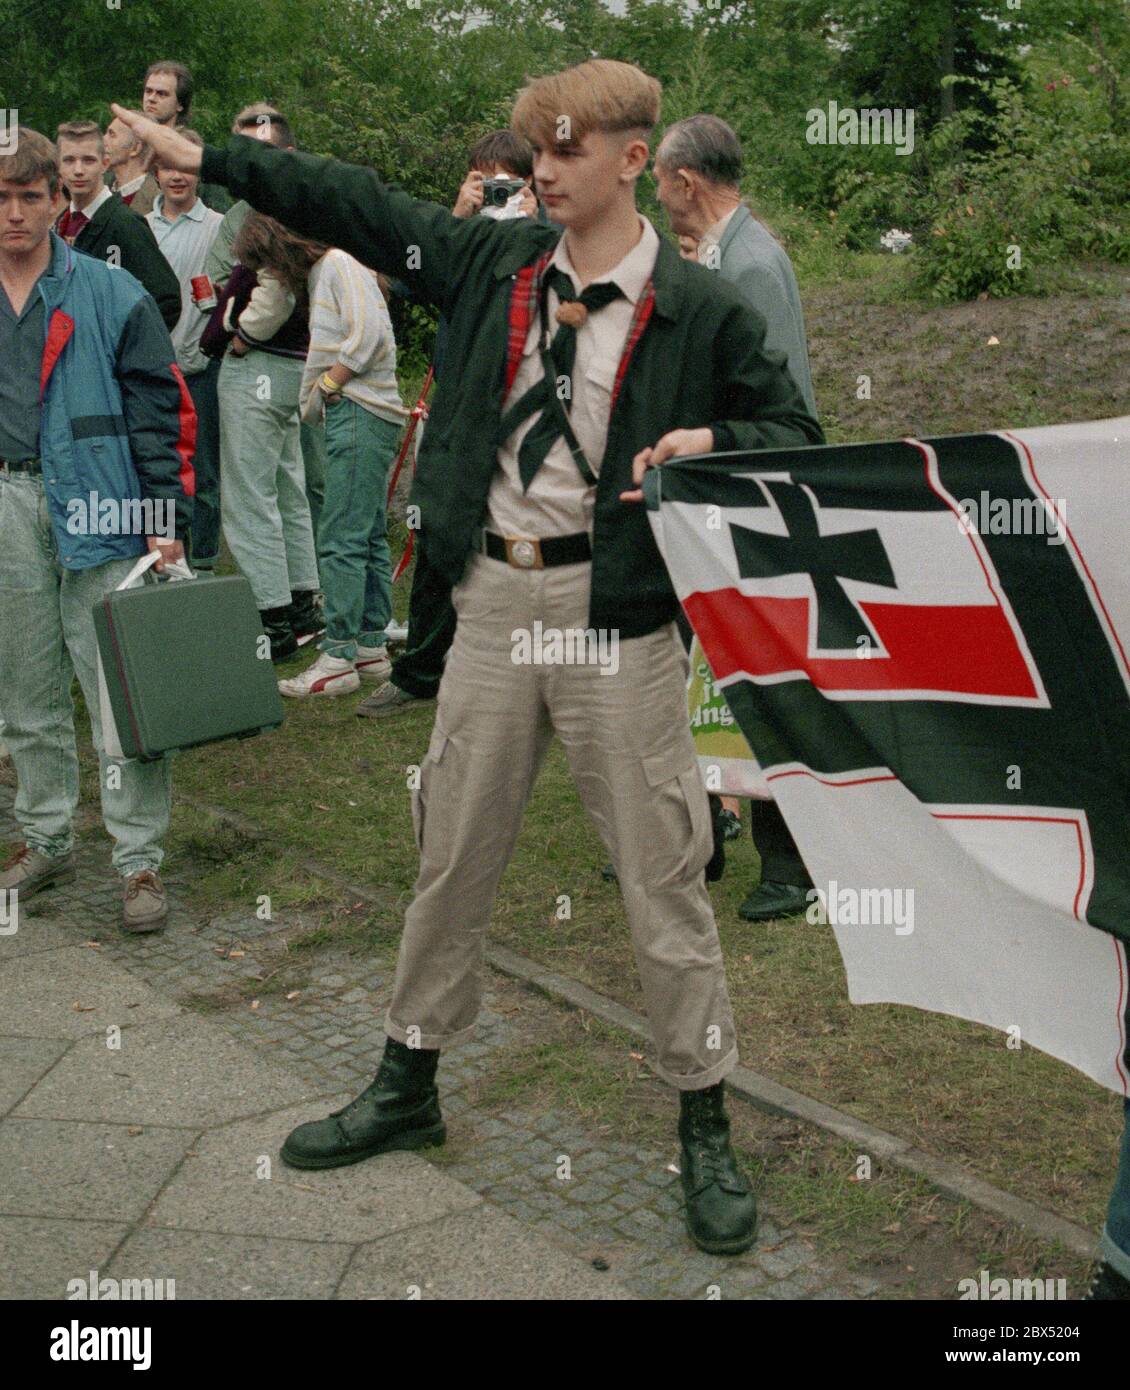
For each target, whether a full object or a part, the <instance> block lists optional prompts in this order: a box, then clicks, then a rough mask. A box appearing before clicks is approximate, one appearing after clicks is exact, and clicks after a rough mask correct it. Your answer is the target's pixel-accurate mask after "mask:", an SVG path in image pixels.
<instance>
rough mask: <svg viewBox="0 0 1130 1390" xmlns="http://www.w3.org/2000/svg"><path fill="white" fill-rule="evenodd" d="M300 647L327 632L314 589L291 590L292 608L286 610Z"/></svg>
mask: <svg viewBox="0 0 1130 1390" xmlns="http://www.w3.org/2000/svg"><path fill="white" fill-rule="evenodd" d="M286 614H287V617H288V619H289V620H290V626H291V628H292V629H293V630H294V635H295V637H296V639H297V641H298V645H299V646H300V647H303V646H305V645H306V643H307V642H310V641H312V640H313V639H314V638H315V637H321V635H322V633H323V632H325V630H326V623H325V619H324V617H323V616H322V610H321V609H320V608H319V607H318V605H317V603H316V602H315V601H314V590H313V589H291V591H290V607H289V608H288V609H287V610H286Z"/></svg>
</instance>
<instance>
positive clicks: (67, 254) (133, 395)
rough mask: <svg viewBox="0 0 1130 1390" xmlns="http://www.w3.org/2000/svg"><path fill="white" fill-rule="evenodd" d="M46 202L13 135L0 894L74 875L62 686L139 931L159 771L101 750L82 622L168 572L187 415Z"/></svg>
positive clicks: (1, 165)
mask: <svg viewBox="0 0 1130 1390" xmlns="http://www.w3.org/2000/svg"><path fill="white" fill-rule="evenodd" d="M60 203H61V199H60V193H59V168H58V159H57V153H56V150H55V146H54V145H53V144H52V143H51V142H50V141H49V140H47V139H46V138H45V137H44V136H42V135H40V134H38V133H37V132H36V131H33V130H28V129H26V128H24V127H21V128H20V130H19V134H18V138H17V142H16V148H15V151H14V152H13V153H11V154H7V155H3V156H0V361H2V362H3V363H4V371H3V373H2V375H0V711H2V712H3V719H4V722H5V725H6V728H5V739H6V741H7V743H8V746H9V749H10V751H11V754H12V758H13V761H14V763H15V767H16V777H17V792H16V806H15V811H16V818H17V820H18V821H19V823H20V827H21V829H22V831H23V834H24V840H25V843H24V844H23V846H21V847H20V848H19V849H18V850H17V851H16V853H15V854H14V855H13V856H12V858H11V859H10V860H9V861H8V863H7V864H6V865H5V866H4V867H3V869H2V870H0V893H9V892H13V891H14V892H15V893H17V894H18V895H19V897H20V898H28V897H31V895H32V894H34V893H38V892H40V891H41V890H43V889H45V888H49V887H51V886H52V885H53V884H57V883H66V882H69V881H71V880H73V878H74V876H75V865H74V853H73V834H72V828H71V821H72V817H73V815H74V811H75V807H76V806H77V804H78V790H79V780H78V757H77V754H76V751H75V738H74V711H73V707H72V705H71V698H70V686H71V679H72V676H73V675H75V674H76V673H77V675H78V678H79V681H80V682H81V684H82V689H83V694H84V696H85V698H86V705H87V708H88V710H89V711H90V716H91V725H92V728H93V732H94V744H95V747H96V748H97V750H98V753H99V784H100V789H101V796H102V816H103V820H104V823H105V825H106V829H107V830H108V831H109V833H110V835H111V836H112V838H113V840H114V849H113V862H114V867H115V868H116V869H117V870H118V872H119V873H120V874H121V875H122V877H123V879H124V880H125V901H124V910H123V926H124V927H125V929H126V930H127V931H132V932H145V931H153V930H155V929H156V928H158V927H160V926H161V925H162V924H163V922H164V921H165V918H166V915H167V907H166V901H165V890H164V887H163V886H162V884H161V880H160V879H159V878H158V876H157V870H158V868H159V867H160V864H161V859H162V850H161V839H162V836H163V835H164V832H165V829H166V827H167V826H168V821H169V806H170V800H171V794H172V782H171V777H170V770H169V764H168V762H167V761H165V760H160V761H156V762H152V763H140V762H134V761H130V760H121V761H111V760H110V759H109V758H108V757H107V756H106V755H105V753H104V751H103V747H102V730H101V719H100V707H99V698H98V681H97V665H96V659H95V637H94V625H93V619H92V608H93V605H94V604H95V603H96V602H97V601H98V600H99V599H100V598H101V597H102V596H103V595H104V594H106V593H108V592H109V591H110V590H112V589H114V588H116V587H117V586H118V585H119V584H120V583H121V581H122V580H123V579H124V578H125V576H126V575H127V574H128V573H129V571H130V570H131V569H132V568H133V566H134V563H135V561H136V560H137V557H138V556H139V555H141V554H143V553H144V552H145V550H146V547H147V546H148V548H149V549H150V550H158V551H159V552H160V554H161V558H160V560H158V562H157V565H156V568H157V569H158V570H160V569H163V568H164V564H165V561H166V560H169V561H173V560H178V559H181V558H182V557H183V555H184V546H183V537H184V535H185V534H186V532H187V529H188V525H189V523H190V521H191V517H192V503H191V498H192V494H193V487H194V480H193V472H192V454H193V448H194V445H195V437H196V415H195V412H194V410H193V407H192V400H191V397H190V396H189V394H188V389H187V387H186V386H185V383H184V378H183V377H182V375H181V373H180V370H179V368H178V367H177V365H176V360H175V356H174V353H173V347H172V343H171V341H170V339H169V333H168V330H167V329H166V328H165V326H164V324H163V322H162V320H161V315H160V313H159V312H158V309H157V306H156V304H155V303H154V301H153V299H152V298H151V297H150V295H149V294H147V293H146V291H145V289H144V288H143V287H142V286H141V284H139V283H138V281H137V280H135V279H134V278H133V276H132V275H130V274H129V273H128V272H127V271H125V270H121V269H115V268H113V267H111V266H109V265H105V264H103V263H102V262H101V261H98V260H95V259H92V258H91V257H88V256H81V255H78V254H76V253H75V252H74V251H72V250H71V249H70V247H68V246H67V245H66V243H65V242H64V241H62V240H61V239H60V238H59V237H58V236H56V235H54V233H53V232H52V231H51V225H52V223H53V221H54V219H55V216H56V215H57V213H58V211H59V207H60Z"/></svg>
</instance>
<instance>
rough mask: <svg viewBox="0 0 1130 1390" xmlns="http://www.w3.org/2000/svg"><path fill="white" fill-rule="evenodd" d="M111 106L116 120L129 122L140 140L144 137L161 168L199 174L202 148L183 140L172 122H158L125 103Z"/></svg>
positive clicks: (113, 103)
mask: <svg viewBox="0 0 1130 1390" xmlns="http://www.w3.org/2000/svg"><path fill="white" fill-rule="evenodd" d="M110 110H111V111H113V113H114V115H115V116H117V118H118V120H120V121H122V122H124V123H125V124H126V125H128V126H129V128H130V130H132V131H133V133H134V134H135V135H136V136H137V138H138V139H139V140H144V141H145V143H146V144H147V145H148V146H149V148H150V149H151V150H152V151H153V153H154V154H155V155H156V156H157V158H158V161H159V163H160V164H161V167H162V168H164V169H179V170H180V171H181V173H182V174H199V172H200V162H201V159H202V158H203V155H204V151H203V150H202V149H201V148H200V146H199V145H194V144H193V143H192V141H191V140H186V139H185V138H184V136H183V135H180V134H178V132H177V131H176V130H174V129H173V128H172V127H171V126H167V125H158V123H157V122H156V121H151V120H150V119H149V117H148V116H143V115H142V114H141V112H140V111H130V110H129V109H128V108H127V107H125V106H119V105H118V103H117V102H116V101H115V102H111V103H110Z"/></svg>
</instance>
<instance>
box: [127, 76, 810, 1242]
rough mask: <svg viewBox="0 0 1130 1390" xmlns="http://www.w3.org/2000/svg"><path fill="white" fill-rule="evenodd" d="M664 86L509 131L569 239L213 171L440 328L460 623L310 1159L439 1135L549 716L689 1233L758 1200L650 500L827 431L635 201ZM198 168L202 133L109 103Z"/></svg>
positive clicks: (667, 587) (555, 89) (554, 108)
mask: <svg viewBox="0 0 1130 1390" xmlns="http://www.w3.org/2000/svg"><path fill="white" fill-rule="evenodd" d="M659 101H660V86H659V83H658V82H656V81H655V80H654V79H653V78H650V77H648V76H647V75H646V74H644V73H643V72H641V71H640V70H639V69H638V68H635V67H633V66H631V65H629V64H627V63H620V62H613V61H608V60H602V59H596V60H591V61H589V62H586V63H583V64H581V65H580V66H579V67H576V68H571V69H569V70H568V71H566V72H563V73H558V74H556V75H554V76H550V77H543V78H539V79H537V80H536V81H534V82H532V83H530V84H529V85H528V86H527V87H526V88H525V89H524V90H523V92H522V93H521V94H520V96H519V98H518V100H517V103H516V105H515V108H514V113H513V117H512V122H511V124H512V127H513V128H514V129H515V130H516V131H518V133H520V134H522V135H524V136H526V138H527V139H529V140H530V143H531V144H532V145H533V147H534V177H535V183H536V187H537V190H538V195H539V197H540V198H541V200H542V202H543V204H544V205H545V207H546V211H547V214H548V215H549V216H550V217H552V218H554V219H555V220H556V221H557V222H558V223H559V224H561V225H562V226H563V227H564V228H565V232H564V235H563V236H559V235H558V233H557V231H556V230H554V229H552V228H549V227H546V226H542V225H540V224H539V223H537V222H535V221H533V220H532V219H522V220H521V221H517V220H515V221H514V222H509V223H501V224H500V223H497V222H495V221H493V220H488V219H485V218H481V217H473V218H467V219H459V218H455V217H453V216H452V215H451V214H450V213H449V212H447V211H446V210H445V209H443V208H440V207H438V206H436V205H434V204H428V203H424V202H420V201H418V200H416V199H413V198H411V197H409V196H408V195H407V194H405V193H401V192H399V191H396V190H393V189H390V188H387V187H385V185H383V184H382V183H381V181H380V180H379V179H378V178H377V176H376V175H375V174H374V173H372V171H370V170H367V169H360V168H352V167H349V166H347V165H342V164H339V163H337V162H336V161H333V160H328V159H315V158H313V157H311V156H308V155H297V154H284V153H282V152H280V151H277V150H272V149H270V148H267V147H265V146H263V145H260V144H259V143H258V142H255V141H239V140H233V141H231V142H230V143H229V144H228V146H227V148H226V150H213V149H210V148H209V149H206V150H205V152H204V159H203V165H202V168H203V173H204V176H205V177H207V178H212V179H216V180H218V181H221V182H225V183H226V184H227V185H228V187H230V188H231V189H233V191H234V192H236V193H238V194H242V195H244V196H246V197H248V198H249V199H250V200H251V202H252V203H253V204H254V205H255V206H256V207H257V208H260V209H262V210H263V211H265V212H268V213H269V214H270V215H272V216H275V217H277V218H278V219H279V220H280V221H282V222H284V223H285V224H287V225H288V226H291V227H293V228H295V229H296V230H298V231H300V232H301V233H302V234H303V235H306V236H310V237H316V238H319V239H321V240H324V241H327V242H332V243H335V244H337V245H339V246H342V247H344V248H345V249H347V250H349V251H350V252H351V254H353V255H356V256H357V257H358V258H359V259H361V260H363V261H364V262H366V263H367V264H369V265H370V266H372V267H374V268H375V269H378V270H383V271H384V272H386V273H388V274H394V275H398V276H400V277H402V278H404V279H406V280H407V281H408V282H409V283H410V284H411V285H412V286H413V287H414V288H415V289H416V290H417V291H418V292H420V293H421V294H422V295H423V297H424V298H426V299H427V300H428V301H430V302H431V303H434V304H436V305H437V306H438V307H439V308H440V310H441V311H442V312H443V313H444V314H445V315H446V316H447V318H448V320H449V323H450V333H449V339H448V346H447V352H448V357H449V360H450V361H452V362H456V363H458V371H449V372H446V373H445V374H444V379H443V382H442V384H441V386H440V389H439V392H438V393H437V397H436V400H435V403H434V406H433V409H432V419H431V424H430V426H429V429H428V431H427V433H426V434H425V437H424V442H423V447H422V449H421V458H420V467H419V470H418V472H417V476H416V482H415V487H414V490H413V502H414V503H416V504H417V505H419V507H420V513H421V523H422V530H421V543H422V545H423V547H424V551H425V553H426V554H427V556H428V558H429V560H430V561H431V562H432V563H433V564H435V565H436V566H437V567H438V568H440V569H441V570H442V571H443V572H444V573H445V574H446V575H447V576H448V577H449V579H450V580H451V581H452V582H453V583H454V584H455V588H454V590H453V594H452V597H453V602H454V606H455V610H456V613H457V617H458V622H457V626H456V631H455V640H454V643H453V646H452V649H451V656H450V659H449V661H448V664H447V667H446V669H445V671H444V676H443V681H442V683H441V685H440V690H439V703H438V708H437V711H436V721H435V727H434V730H433V732H432V738H431V744H430V746H429V749H428V753H427V756H426V758H425V760H424V763H423V765H422V767H421V771H420V786H419V790H418V791H417V792H416V793H415V794H414V797H413V812H414V821H415V826H416V833H417V840H418V844H419V848H420V874H419V878H418V880H417V883H416V893H415V898H414V900H413V902H412V904H411V906H410V907H409V909H408V912H407V916H406V919H405V926H404V936H403V940H402V945H401V951H400V960H399V964H398V967H397V974H396V983H395V987H394V992H393V998H392V1002H391V1005H390V1008H389V1013H388V1017H387V1018H386V1021H385V1028H386V1032H387V1034H388V1041H387V1043H386V1047H385V1054H384V1058H383V1060H382V1062H381V1066H380V1070H379V1071H378V1073H377V1076H376V1078H375V1080H374V1081H373V1083H372V1085H370V1086H369V1087H368V1088H367V1089H366V1091H365V1092H363V1094H362V1095H361V1096H359V1097H358V1098H357V1099H356V1100H355V1101H353V1102H352V1103H351V1104H350V1105H348V1106H346V1107H345V1109H344V1110H341V1111H338V1112H336V1113H335V1114H333V1115H331V1116H329V1117H328V1118H327V1119H325V1120H320V1121H316V1122H314V1123H311V1124H306V1125H302V1126H300V1127H299V1128H298V1129H296V1130H295V1131H294V1132H293V1133H292V1134H291V1135H290V1136H289V1137H288V1139H287V1141H286V1143H285V1145H284V1146H283V1157H284V1159H285V1160H286V1161H287V1162H288V1163H290V1164H292V1165H293V1166H295V1167H301V1168H328V1167H336V1166H339V1165H342V1164H347V1163H354V1162H357V1161H358V1160H360V1159H363V1158H367V1157H369V1156H371V1155H373V1154H378V1153H383V1152H386V1151H388V1150H391V1149H407V1148H421V1147H424V1146H426V1145H428V1144H434V1143H442V1142H443V1139H444V1138H445V1135H446V1130H445V1127H444V1124H443V1121H442V1118H441V1115H440V1109H439V1098H438V1092H437V1089H436V1085H435V1072H436V1064H437V1062H438V1059H439V1050H440V1049H441V1048H444V1047H449V1046H453V1045H455V1044H456V1043H459V1042H462V1041H464V1040H466V1039H468V1038H469V1037H471V1035H472V1033H473V1031H474V1025H475V1018H476V1015H477V1013H478V1010H479V1003H480V997H481V991H482V983H483V964H482V951H483V940H484V936H485V933H486V929H487V926H488V924H489V921H490V915H491V908H492V905H493V900H494V895H495V891H496V889H497V886H498V882H499V879H500V878H501V876H502V873H503V871H504V869H505V867H506V864H507V861H508V860H509V858H510V855H511V852H512V850H513V847H514V842H515V840H516V839H517V836H518V832H519V829H520V826H521V820H522V813H523V810H524V808H525V805H526V802H527V800H528V799H529V796H530V792H531V791H532V788H533V784H534V781H535V779H536V777H537V773H538V771H539V769H540V767H541V763H542V761H543V759H544V757H545V754H546V751H547V749H548V746H549V743H550V740H551V739H552V737H553V735H554V733H556V734H557V735H558V736H559V737H560V739H561V741H562V744H563V745H564V748H565V753H566V756H567V758H568V760H569V764H570V768H571V770H572V773H573V777H574V780H575V782H576V785H577V789H578V792H579V793H580V796H581V799H582V801H583V803H584V805H585V807H586V809H587V810H588V812H589V814H590V815H591V816H592V818H593V820H594V821H595V823H596V825H597V827H598V829H599V831H600V833H601V836H602V838H603V840H604V843H605V845H606V847H607V849H608V852H609V855H610V857H611V859H612V861H613V863H614V865H615V866H616V869H617V872H618V875H619V880H620V885H621V890H622V893H623V898H624V905H625V910H626V914H627V917H628V922H629V926H630V929H631V933H632V939H633V943H634V946H635V951H636V959H637V962H638V965H639V971H640V977H641V982H642V985H643V993H644V999H645V1002H646V1006H647V1010H648V1014H649V1016H650V1019H651V1024H652V1028H653V1030H654V1034H655V1042H656V1052H657V1059H656V1063H655V1066H656V1070H657V1071H658V1073H659V1075H660V1076H662V1077H663V1078H664V1079H665V1080H666V1081H668V1082H669V1083H670V1084H671V1085H673V1086H674V1087H676V1088H677V1089H678V1091H679V1095H680V1118H679V1136H680V1139H681V1141H682V1162H681V1169H682V1184H683V1190H684V1194H685V1197H686V1204H687V1210H686V1215H687V1223H688V1227H689V1229H690V1232H691V1235H692V1237H693V1239H694V1240H695V1242H696V1243H697V1244H698V1245H699V1246H700V1247H701V1248H703V1249H705V1250H708V1251H710V1252H712V1253H717V1254H736V1253H738V1252H740V1251H742V1250H745V1249H748V1248H749V1246H750V1245H751V1244H752V1243H753V1241H754V1239H755V1235H756V1204H755V1201H754V1198H753V1195H752V1193H751V1191H750V1188H749V1183H748V1181H747V1180H746V1178H745V1176H744V1175H743V1174H742V1172H741V1170H740V1169H739V1167H738V1164H737V1160H736V1157H735V1155H734V1153H733V1150H732V1148H731V1146H730V1139H729V1120H728V1118H727V1115H726V1112H725V1107H724V1101H723V1090H722V1088H723V1077H725V1076H726V1075H727V1074H728V1073H729V1072H730V1071H731V1070H732V1069H733V1067H735V1066H736V1065H737V1060H738V1057H737V1044H736V1038H735V1032H734V1023H733V1017H732V1014H731V1010H730V1004H729V998H728V995H727V992H726V982H725V975H724V971H723V966H722V953H721V947H720V945H719V941H718V933H717V929H716V927H715V924H714V916H713V912H712V910H711V905H710V899H709V896H708V894H707V890H706V885H705V882H704V878H703V870H704V867H705V865H706V862H707V860H708V859H709V858H710V855H711V852H712V848H713V847H712V841H711V832H710V821H709V814H708V810H707V801H706V792H705V790H704V788H703V784H702V779H701V777H700V776H699V774H698V771H697V767H696V763H695V753H694V744H693V741H692V738H691V732H690V727H689V724H688V721H687V717H686V692H685V674H686V667H685V657H684V654H683V650H682V644H681V642H680V640H679V638H678V635H677V633H676V631H675V626H674V623H673V617H674V614H675V611H676V608H677V601H676V599H675V595H674V592H673V590H672V588H671V583H670V580H669V578H668V576H667V573H666V570H665V569H664V566H663V562H662V560H661V558H660V556H659V552H658V550H657V549H656V546H655V542H654V540H653V538H652V535H651V530H650V527H649V524H648V520H647V516H646V513H645V511H644V508H643V507H642V506H641V505H640V503H641V501H642V492H641V491H640V484H641V483H642V480H643V475H644V472H645V470H646V469H647V468H649V467H654V466H656V465H661V464H663V463H664V462H666V461H667V460H668V459H669V458H672V457H674V456H676V455H679V454H706V453H711V452H713V451H715V450H720V451H721V450H733V449H740V448H744V449H753V448H773V447H784V446H794V447H795V446H803V445H805V444H810V443H819V442H821V434H820V428H819V426H818V425H817V423H816V422H815V420H813V419H812V417H811V415H810V414H809V413H808V411H807V409H806V408H805V405H804V402H803V400H802V399H801V397H800V394H799V392H798V391H797V389H796V386H795V384H794V382H793V381H792V378H791V377H790V376H789V374H788V372H787V370H786V369H785V365H784V357H783V355H782V354H779V353H767V352H765V351H764V350H763V340H764V332H765V325H764V321H763V320H762V319H761V318H760V317H759V316H758V315H756V314H755V313H754V312H753V311H751V310H750V309H749V308H747V307H746V305H745V304H744V303H743V302H742V300H741V299H740V298H739V297H738V296H737V295H736V294H735V293H734V292H733V291H732V290H731V289H730V288H729V287H727V286H725V285H724V284H722V283H721V282H719V280H718V279H717V277H715V276H712V275H710V274H709V273H708V272H706V271H705V270H702V269H700V268H699V267H697V266H694V265H690V264H688V263H687V262H686V261H684V260H682V259H681V258H680V257H679V255H678V253H677V252H676V251H675V250H674V248H672V247H671V246H668V245H665V244H661V243H660V241H659V238H658V236H657V234H656V232H655V229H654V228H653V227H652V225H651V224H650V222H648V221H647V220H646V219H644V218H642V217H641V216H640V214H639V213H638V211H637V209H636V204H635V184H636V180H637V179H638V178H639V176H640V174H641V173H642V172H643V171H644V169H645V167H646V165H647V161H648V153H649V151H648V136H649V134H650V132H651V131H652V130H653V129H654V126H655V123H656V121H657V119H658V115H659ZM118 114H120V115H122V116H123V118H124V119H127V120H129V121H130V123H131V124H133V126H134V128H135V129H136V130H137V131H138V133H139V134H140V135H141V136H142V138H143V139H146V140H150V139H153V140H154V142H156V141H157V140H158V139H161V140H162V141H164V142H165V148H163V149H162V153H163V154H166V155H168V156H169V157H175V158H176V159H177V160H178V161H180V162H182V163H183V166H184V167H186V168H188V169H195V168H197V167H201V165H200V155H199V151H197V150H195V149H194V148H192V147H191V146H189V145H187V143H186V144H184V145H181V144H180V143H179V142H177V141H176V137H175V136H170V135H169V134H167V133H165V132H160V131H153V130H152V127H151V126H150V124H149V123H148V122H146V121H145V120H144V119H143V118H140V117H137V116H135V115H130V114H129V113H125V112H119V113H118ZM547 628H553V629H559V630H560V629H565V630H570V631H581V632H584V631H586V630H593V631H596V632H598V633H603V634H604V635H605V637H606V638H607V640H608V643H609V644H611V643H613V642H614V643H615V644H616V650H617V661H616V664H615V669H614V670H613V669H612V667H611V666H609V665H606V664H604V663H603V662H601V663H598V662H594V661H591V660H589V661H583V662H579V663H578V664H571V665H564V664H546V663H544V662H538V661H525V660H519V659H518V651H519V649H518V648H517V647H516V646H515V639H516V636H517V637H522V636H523V635H524V636H525V638H526V639H527V640H530V639H531V638H532V636H533V634H534V633H537V632H541V631H544V630H545V629H547Z"/></svg>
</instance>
